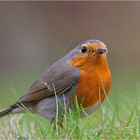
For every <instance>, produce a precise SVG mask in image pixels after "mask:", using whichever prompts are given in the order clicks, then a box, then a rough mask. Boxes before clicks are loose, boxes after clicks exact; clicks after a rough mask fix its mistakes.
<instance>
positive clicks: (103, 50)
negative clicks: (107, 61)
mask: <svg viewBox="0 0 140 140" xmlns="http://www.w3.org/2000/svg"><path fill="white" fill-rule="evenodd" d="M106 52H107V49H106V48H99V49H97V53H101V54H102V53H106Z"/></svg>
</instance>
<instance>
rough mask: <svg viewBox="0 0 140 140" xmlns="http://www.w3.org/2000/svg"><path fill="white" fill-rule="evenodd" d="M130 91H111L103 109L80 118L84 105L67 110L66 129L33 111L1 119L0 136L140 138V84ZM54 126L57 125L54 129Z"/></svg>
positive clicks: (38, 139)
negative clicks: (73, 109) (51, 123)
mask: <svg viewBox="0 0 140 140" xmlns="http://www.w3.org/2000/svg"><path fill="white" fill-rule="evenodd" d="M136 88H137V90H136V91H134V92H131V91H129V90H127V91H129V93H128V92H124V91H122V92H120V91H117V90H114V89H113V88H112V90H111V91H110V95H109V97H108V98H107V99H106V100H105V102H104V103H103V104H102V105H101V106H100V108H99V109H98V110H97V111H95V112H94V113H92V114H91V115H87V114H86V116H85V117H84V118H81V117H80V115H79V113H80V110H81V108H79V107H78V106H76V109H75V111H71V110H66V111H65V115H64V119H63V128H62V127H60V126H59V124H58V120H57V119H56V121H55V123H54V124H53V126H51V125H50V123H49V121H48V120H45V119H43V118H41V117H40V116H38V115H34V114H31V113H30V112H28V113H26V114H24V115H21V114H18V115H9V116H7V117H4V118H2V119H0V139H2V140H11V139H12V140H13V139H14V140H16V139H33V140H42V139H95V140H100V139H120V140H122V139H139V138H140V100H139V99H140V98H139V97H140V90H139V89H140V86H139V85H138V86H137V87H136ZM54 128H56V129H55V130H54Z"/></svg>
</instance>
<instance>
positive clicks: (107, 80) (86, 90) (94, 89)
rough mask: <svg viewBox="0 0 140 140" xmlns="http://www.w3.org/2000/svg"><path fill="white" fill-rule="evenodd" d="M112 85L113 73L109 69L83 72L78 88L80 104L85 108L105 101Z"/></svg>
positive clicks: (81, 72) (77, 93)
mask: <svg viewBox="0 0 140 140" xmlns="http://www.w3.org/2000/svg"><path fill="white" fill-rule="evenodd" d="M110 85H111V73H110V71H109V70H108V69H104V70H101V71H98V70H95V69H94V70H89V71H85V70H81V71H80V80H79V82H78V86H77V91H76V95H77V99H78V103H79V104H82V106H83V107H84V108H86V107H89V106H91V105H93V104H95V103H96V102H97V101H99V100H100V101H101V102H102V101H103V100H104V98H105V93H104V90H103V88H104V89H105V91H106V94H108V91H109V89H110Z"/></svg>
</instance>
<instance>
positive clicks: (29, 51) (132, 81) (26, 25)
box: [0, 1, 140, 108]
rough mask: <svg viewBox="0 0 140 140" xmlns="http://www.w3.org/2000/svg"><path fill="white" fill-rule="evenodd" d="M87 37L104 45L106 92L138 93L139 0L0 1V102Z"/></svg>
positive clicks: (16, 94) (13, 96) (114, 95)
mask: <svg viewBox="0 0 140 140" xmlns="http://www.w3.org/2000/svg"><path fill="white" fill-rule="evenodd" d="M87 39H98V40H102V41H103V42H104V43H105V44H106V45H107V47H108V50H109V52H108V59H109V63H110V68H111V71H112V75H113V84H112V88H111V91H110V98H114V99H115V101H117V100H122V102H124V101H125V100H126V98H127V97H128V96H127V95H129V97H132V98H131V99H132V100H133V99H134V100H135V99H138V98H137V95H138V93H139V91H140V76H139V71H140V2H94V1H93V2H0V108H2V107H6V106H7V105H9V104H11V103H13V102H14V101H16V100H17V99H18V98H19V97H20V96H21V95H23V94H24V93H25V92H26V90H27V89H28V88H29V87H30V86H31V85H32V83H33V82H34V81H35V80H36V79H38V78H39V76H40V75H41V73H42V72H43V71H44V70H45V69H46V68H47V67H48V66H49V65H51V64H52V63H53V62H55V61H56V60H58V59H59V58H61V57H62V56H64V55H65V54H66V53H68V52H69V51H70V50H71V49H73V48H74V47H75V46H76V45H77V44H78V43H80V42H81V41H83V40H87ZM122 97H123V98H122ZM134 97H136V98H134Z"/></svg>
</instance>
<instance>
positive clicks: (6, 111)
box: [0, 106, 15, 118]
mask: <svg viewBox="0 0 140 140" xmlns="http://www.w3.org/2000/svg"><path fill="white" fill-rule="evenodd" d="M14 108H15V107H13V106H10V107H7V108H5V109H3V110H0V118H1V117H4V116H6V115H8V114H10V113H11V112H12V110H13V109H14Z"/></svg>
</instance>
